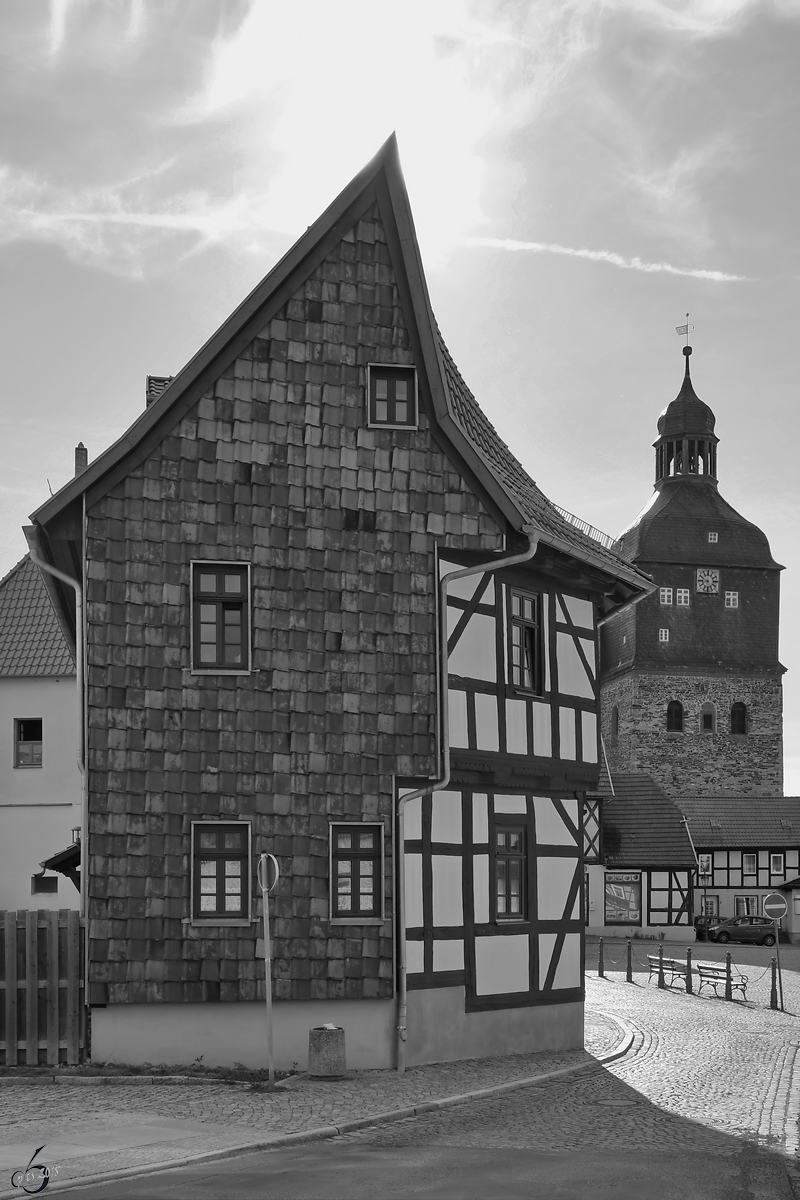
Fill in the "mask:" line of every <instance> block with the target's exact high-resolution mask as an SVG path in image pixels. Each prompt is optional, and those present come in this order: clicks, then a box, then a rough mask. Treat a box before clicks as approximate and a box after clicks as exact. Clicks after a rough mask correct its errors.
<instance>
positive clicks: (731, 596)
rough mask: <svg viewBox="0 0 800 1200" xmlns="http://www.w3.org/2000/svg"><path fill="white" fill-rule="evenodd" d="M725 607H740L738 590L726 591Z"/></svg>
mask: <svg viewBox="0 0 800 1200" xmlns="http://www.w3.org/2000/svg"><path fill="white" fill-rule="evenodd" d="M725 607H726V608H738V607H739V593H738V592H726V593H725Z"/></svg>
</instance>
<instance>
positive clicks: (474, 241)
mask: <svg viewBox="0 0 800 1200" xmlns="http://www.w3.org/2000/svg"><path fill="white" fill-rule="evenodd" d="M462 244H463V245H466V246H487V247H489V248H490V249H493V250H511V251H514V252H517V251H528V252H529V253H532V254H566V255H569V257H570V258H588V259H589V260H590V261H591V262H605V263H610V264H611V266H614V267H622V268H623V269H625V270H627V271H645V272H648V273H651V272H654V271H665V272H666V273H667V274H669V275H689V276H691V277H692V278H693V279H709V280H711V281H713V282H714V283H741V282H743V281H744V279H745V277H744V275H730V274H727V273H726V272H725V271H710V270H707V269H705V268H700V267H675V266H673V265H672V263H667V262H645V261H644V260H643V259H641V258H638V257H634V258H625V257H623V255H621V254H617V253H615V251H613V250H587V249H580V250H579V249H576V248H575V247H573V246H560V245H559V244H558V243H557V242H518V241H515V240H513V239H512V238H491V237H465V238H463V239H462Z"/></svg>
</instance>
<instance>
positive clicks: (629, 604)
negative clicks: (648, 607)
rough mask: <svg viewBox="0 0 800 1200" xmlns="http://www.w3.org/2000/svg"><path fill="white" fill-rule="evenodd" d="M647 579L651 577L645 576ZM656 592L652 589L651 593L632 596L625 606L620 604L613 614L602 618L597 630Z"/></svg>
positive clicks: (613, 610) (610, 613) (607, 614)
mask: <svg viewBox="0 0 800 1200" xmlns="http://www.w3.org/2000/svg"><path fill="white" fill-rule="evenodd" d="M645 578H649V576H645ZM655 590H656V589H655V587H651V588H650V589H649V591H646V592H639V595H638V596H631V598H630V599H629V600H626V601H625V603H624V604H620V606H619V607H618V608H614V609H612V610H611V612H609V613H606V615H605V616H604V617H600V618H599V619H598V621H597V623H596V625H597V628H598V629H599V628H600V626H601V625H605V623H606V621H610V620H611V618H612V617H618V616H619V614H620V613H624V612H627V611H628V609H629V608H633V606H634V604H638V603H639V601H640V600H645V599H646V598H647V597H648V596H652V594H653V592H654V591H655Z"/></svg>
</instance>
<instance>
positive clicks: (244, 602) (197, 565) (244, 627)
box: [189, 559, 252, 675]
mask: <svg viewBox="0 0 800 1200" xmlns="http://www.w3.org/2000/svg"><path fill="white" fill-rule="evenodd" d="M189 570H190V605H191V646H190V656H191V664H192V666H191V673H192V675H249V674H250V671H251V651H250V630H251V626H252V619H251V609H252V602H251V586H250V563H249V562H229V561H226V560H208V559H193V560H192V561H191V563H190V565H189ZM234 571H235V572H236V573H237V574H240V575H241V576H242V578H243V581H244V587H243V589H242V591H241V593H239V594H238V595H232V594H230V593H226V592H225V591H224V590H222V591H220V590H217V591H216V592H213V593H212V592H208V593H201V592H200V591H199V586H198V579H199V576H200V575H201V574H202V573H206V574H211V573H212V572H228V573H229V574H233V572H234ZM203 603H206V604H214V605H216V606H217V617H216V624H217V631H218V638H219V635H220V633H221V630H222V629H224V625H223V624H222V622H221V619H220V614H221V613H222V612H224V611H225V610H224V608H223V607H222V606H226V607H228V608H233V607H234V606H236V607H238V608H239V609H240V611H241V614H242V621H241V653H242V662H241V664H237V665H227V666H226V665H225V664H224V663H220V662H219V660H217V662H215V663H213V664H209V663H203V662H201V661H200V650H201V646H202V642H201V640H200V636H201V634H200V624H201V622H200V617H201V607H200V606H201V604H203ZM218 644H219V641H218ZM222 645H223V649H224V642H222Z"/></svg>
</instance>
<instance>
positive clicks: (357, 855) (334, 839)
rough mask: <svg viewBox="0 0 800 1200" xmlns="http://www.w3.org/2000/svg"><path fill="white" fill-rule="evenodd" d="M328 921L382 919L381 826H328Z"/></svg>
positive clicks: (353, 823) (353, 824) (354, 824)
mask: <svg viewBox="0 0 800 1200" xmlns="http://www.w3.org/2000/svg"><path fill="white" fill-rule="evenodd" d="M330 858H331V861H330V916H331V920H336V919H337V918H338V919H340V920H350V921H357V920H358V919H359V918H360V919H363V920H367V921H369V920H376V919H378V920H380V919H382V918H383V826H382V825H357V824H356V823H355V822H352V823H350V824H349V825H347V826H344V825H331V829H330Z"/></svg>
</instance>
